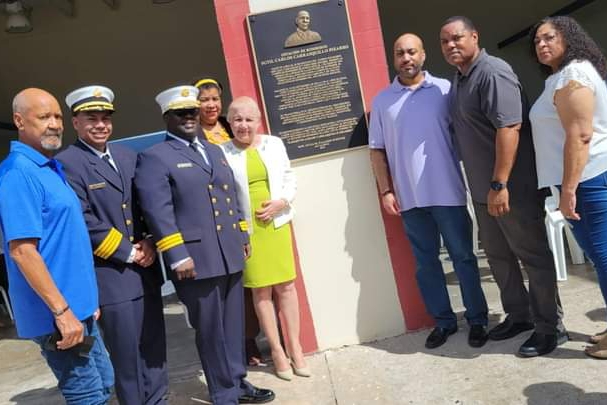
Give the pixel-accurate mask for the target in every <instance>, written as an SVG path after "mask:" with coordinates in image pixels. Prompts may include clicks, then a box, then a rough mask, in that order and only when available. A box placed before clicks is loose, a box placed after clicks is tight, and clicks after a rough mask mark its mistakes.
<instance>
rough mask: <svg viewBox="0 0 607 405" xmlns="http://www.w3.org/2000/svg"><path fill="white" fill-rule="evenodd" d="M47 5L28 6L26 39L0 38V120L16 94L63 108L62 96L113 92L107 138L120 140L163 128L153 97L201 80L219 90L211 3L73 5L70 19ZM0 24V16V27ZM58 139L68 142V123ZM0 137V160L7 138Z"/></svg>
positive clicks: (220, 63) (220, 65)
mask: <svg viewBox="0 0 607 405" xmlns="http://www.w3.org/2000/svg"><path fill="white" fill-rule="evenodd" d="M50 3H52V2H42V1H39V2H35V4H39V5H38V6H36V7H35V8H34V13H33V25H34V30H33V31H32V32H31V33H27V34H8V33H5V32H4V30H3V29H2V31H0V55H1V56H0V95H1V96H0V97H1V99H0V121H10V119H11V111H10V110H11V101H12V97H13V96H14V95H15V93H16V92H17V91H19V90H20V89H22V88H25V87H29V86H36V87H42V88H44V89H48V90H50V91H51V92H52V93H53V94H55V95H56V96H58V98H59V99H60V101H61V103H62V106H63V105H64V104H63V99H64V97H65V94H66V93H67V92H69V91H70V90H72V89H74V88H76V87H78V86H82V85H86V84H91V83H92V82H94V83H99V84H105V85H108V86H109V87H111V88H112V89H113V90H114V91H115V93H116V102H115V104H116V107H117V109H118V111H117V112H116V114H115V116H114V127H115V130H114V134H115V136H116V137H124V136H130V135H135V134H139V133H145V132H151V131H155V130H158V129H161V128H162V127H163V123H162V119H161V115H160V110H159V108H158V106H157V105H156V103H155V102H154V96H155V95H156V94H157V93H158V92H160V91H161V90H164V89H165V88H167V87H169V86H171V85H174V84H181V83H183V82H190V81H191V80H193V79H194V78H196V77H197V76H198V75H200V74H202V73H206V74H211V75H216V76H217V77H218V78H219V79H220V80H221V81H222V82H223V83H225V84H226V86H227V78H226V72H225V62H224V57H223V51H222V48H221V43H220V40H219V32H218V29H217V22H216V18H215V11H214V6H213V2H212V1H211V0H178V1H174V2H172V3H168V4H153V3H152V1H151V0H128V1H121V2H120V8H119V9H118V10H111V9H110V8H109V7H107V6H106V5H105V3H104V2H103V1H102V0H77V1H76V8H77V16H76V17H75V18H70V17H67V16H65V15H64V14H62V13H61V12H60V11H59V10H58V9H56V8H54V7H52V6H51V5H50ZM4 22H5V17H4V16H2V15H0V27H2V28H3V27H4V25H3V24H4ZM227 90H228V91H227V93H228V95H229V89H227ZM228 98H229V97H226V102H227V101H228V100H227V99H228ZM65 112H66V111H65V110H64V113H65ZM68 115H69V114H68ZM66 134H67V135H68V138H69V139H68V142H70V139H73V136H74V132H73V129H72V127H71V124H70V122H69V117H68V120H67V121H66ZM0 135H1V136H0V155H1V156H3V155H4V154H5V153H6V145H7V142H8V141H7V138H10V137H14V136H13V134H7V133H0Z"/></svg>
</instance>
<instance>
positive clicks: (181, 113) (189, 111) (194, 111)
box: [170, 108, 200, 118]
mask: <svg viewBox="0 0 607 405" xmlns="http://www.w3.org/2000/svg"><path fill="white" fill-rule="evenodd" d="M170 111H171V114H173V115H176V116H177V117H180V118H183V117H187V116H188V115H198V113H199V112H200V109H198V108H182V109H179V110H170Z"/></svg>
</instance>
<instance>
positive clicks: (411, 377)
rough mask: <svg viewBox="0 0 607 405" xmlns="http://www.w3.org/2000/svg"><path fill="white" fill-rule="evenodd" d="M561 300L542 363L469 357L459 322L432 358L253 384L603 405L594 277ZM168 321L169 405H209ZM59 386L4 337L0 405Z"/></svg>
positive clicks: (266, 378) (171, 309)
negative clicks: (558, 335)
mask: <svg viewBox="0 0 607 405" xmlns="http://www.w3.org/2000/svg"><path fill="white" fill-rule="evenodd" d="M482 273H483V288H485V291H486V293H487V298H488V301H489V305H490V312H491V320H490V322H491V325H494V324H496V323H497V322H499V319H500V311H501V307H500V304H499V299H498V296H497V289H496V286H495V284H494V282H493V280H492V277H491V276H490V274H489V272H488V269H487V268H486V267H484V268H483V269H482ZM448 280H449V284H450V285H449V289H450V293H451V295H452V297H453V300H454V305H456V306H457V305H459V306H461V304H460V302H461V298H460V294H459V291H458V288H457V284H456V280H455V278H454V276H453V274H452V273H448ZM560 291H561V298H562V301H563V306H564V308H565V324H566V326H567V328H568V329H569V332H570V335H571V337H572V341H570V342H568V343H566V344H564V345H563V346H560V347H559V348H558V349H557V350H556V351H555V352H553V353H552V354H550V355H548V356H545V357H541V358H533V359H521V358H518V357H516V356H515V355H514V353H515V352H516V351H517V349H518V347H519V345H520V344H521V343H522V342H523V341H524V340H525V339H526V337H527V336H528V333H526V334H523V335H521V336H518V337H516V338H514V339H511V340H508V341H504V342H488V344H487V345H486V346H485V347H483V348H482V349H480V350H479V349H472V348H470V347H469V346H468V345H467V343H466V338H467V327H466V325H465V323H464V322H460V330H459V333H457V334H455V335H453V336H451V337H450V338H449V341H448V342H447V343H446V344H445V345H444V346H442V347H440V348H438V349H435V350H427V349H425V348H424V341H425V338H426V335H427V333H428V332H427V331H422V332H419V333H409V334H406V335H401V336H396V337H393V338H390V339H385V340H382V341H378V342H373V343H369V344H364V345H356V346H349V347H342V348H338V349H334V350H328V351H325V352H323V353H318V354H315V355H313V356H311V357H309V363H310V366H311V368H312V371H313V373H314V376H313V377H312V378H298V377H295V379H294V380H293V381H291V382H286V381H282V380H279V379H277V378H276V377H275V376H274V375H273V374H272V368H271V367H266V368H256V369H253V370H251V371H250V373H249V380H250V381H251V382H253V383H254V384H256V385H259V386H263V387H269V388H272V389H274V390H275V391H276V394H277V400H276V401H274V404H277V405H325V404H326V405H329V404H332V405H334V404H339V405H346V404H347V405H354V404H361V405H362V404H364V405H368V404H382V405H386V404H398V405H400V404H403V405H405V404H429V405H442V404H445V405H446V404H451V405H472V404H479V405H493V404H495V405H498V404H499V405H507V404H529V405H567V404H571V405H591V404H592V405H594V404H607V377H606V372H605V367H607V362H601V361H598V360H592V359H589V358H587V357H586V356H585V355H584V353H583V348H584V347H585V345H586V344H585V341H586V339H587V337H588V335H589V334H592V333H595V332H597V331H599V330H602V329H604V328H605V326H606V324H605V322H604V320H605V319H606V317H607V314H606V313H605V309H604V304H603V301H602V298H601V296H600V293H599V289H598V285H597V284H596V279H595V275H594V271H593V270H592V269H590V268H589V266H570V279H569V281H567V282H564V283H560ZM460 309H461V308H460ZM165 312H166V323H167V328H168V341H169V342H170V346H169V373H170V380H171V388H170V390H171V393H170V404H175V405H182V404H183V405H185V404H204V403H208V396H207V395H206V392H205V391H206V388H205V386H204V379H203V378H200V374H201V373H200V365H199V362H198V361H197V360H196V359H197V356H196V352H195V349H194V346H193V343H192V341H193V332H192V330H189V329H187V328H186V326H185V322H184V320H183V315H182V314H181V306H180V305H177V304H175V303H169V304H167V306H166V309H165ZM460 312H461V311H460ZM460 315H461V313H460ZM55 384H56V382H55V380H54V378H53V376H52V375H51V374H50V372H49V371H48V369H47V367H46V364H45V363H44V362H43V360H42V358H41V357H40V355H39V353H38V350H37V348H36V347H35V346H34V345H33V344H31V343H29V342H25V341H20V340H17V339H14V330H13V329H12V328H8V329H7V328H4V329H0V404H20V405H38V404H39V405H55V404H61V403H63V401H62V399H61V396H60V394H59V392H58V391H57V389H56V388H55Z"/></svg>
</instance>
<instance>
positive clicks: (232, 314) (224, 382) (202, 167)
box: [135, 86, 274, 405]
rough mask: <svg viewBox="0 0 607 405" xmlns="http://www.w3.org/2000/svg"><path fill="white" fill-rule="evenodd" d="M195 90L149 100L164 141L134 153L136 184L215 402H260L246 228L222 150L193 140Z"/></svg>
mask: <svg viewBox="0 0 607 405" xmlns="http://www.w3.org/2000/svg"><path fill="white" fill-rule="evenodd" d="M197 96H198V89H197V88H196V87H193V86H179V87H174V88H171V89H168V90H165V91H163V92H162V93H160V94H159V95H158V96H157V97H156V101H157V102H158V104H159V105H160V108H161V110H162V114H163V118H164V121H165V123H166V128H167V134H166V140H165V141H164V142H161V143H159V144H156V145H154V146H152V147H151V148H149V149H147V150H146V151H144V152H142V153H141V154H140V155H139V160H138V163H137V170H136V174H135V185H136V187H137V191H138V193H139V197H140V201H141V207H142V211H143V214H144V217H145V219H146V222H147V223H148V225H149V227H150V230H151V232H152V234H153V235H154V239H155V241H156V246H157V247H158V249H159V250H160V251H161V252H162V253H163V257H164V259H165V264H166V268H167V269H169V268H170V269H171V271H170V272H169V273H170V277H171V279H172V281H173V283H174V284H175V289H176V291H177V295H178V297H179V299H180V300H181V301H182V302H183V303H184V304H185V306H186V307H187V311H188V315H189V319H190V322H191V324H192V326H193V327H194V329H195V330H196V348H197V349H198V354H199V356H200V361H201V363H202V368H203V369H204V374H205V377H206V380H207V384H208V388H209V393H210V396H211V400H212V401H213V403H214V404H216V405H225V404H237V403H265V402H270V401H272V400H273V399H274V393H273V392H272V391H270V390H267V389H260V388H256V387H254V386H252V385H251V384H250V383H248V382H247V381H246V380H245V377H246V366H245V351H244V304H243V287H242V270H243V268H244V260H245V257H246V255H248V233H247V232H246V231H247V228H246V222H245V221H243V216H242V215H241V213H240V211H239V208H238V201H237V200H236V194H235V189H234V178H233V175H232V171H231V169H230V167H229V166H228V163H227V161H226V160H225V158H224V155H223V152H222V151H221V149H220V148H219V147H218V146H216V145H213V144H211V143H209V142H207V141H206V140H204V139H198V138H197V136H196V134H197V133H198V132H199V131H200V129H199V128H198V114H199V107H200V103H199V101H198V100H197Z"/></svg>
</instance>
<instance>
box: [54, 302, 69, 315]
mask: <svg viewBox="0 0 607 405" xmlns="http://www.w3.org/2000/svg"><path fill="white" fill-rule="evenodd" d="M69 309H70V306H69V305H66V306H65V308H63V309H60V310H59V311H51V312H52V313H53V315H55V318H56V317H58V316H61V315H63V314H65V313H66V312H67V311H68V310H69Z"/></svg>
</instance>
